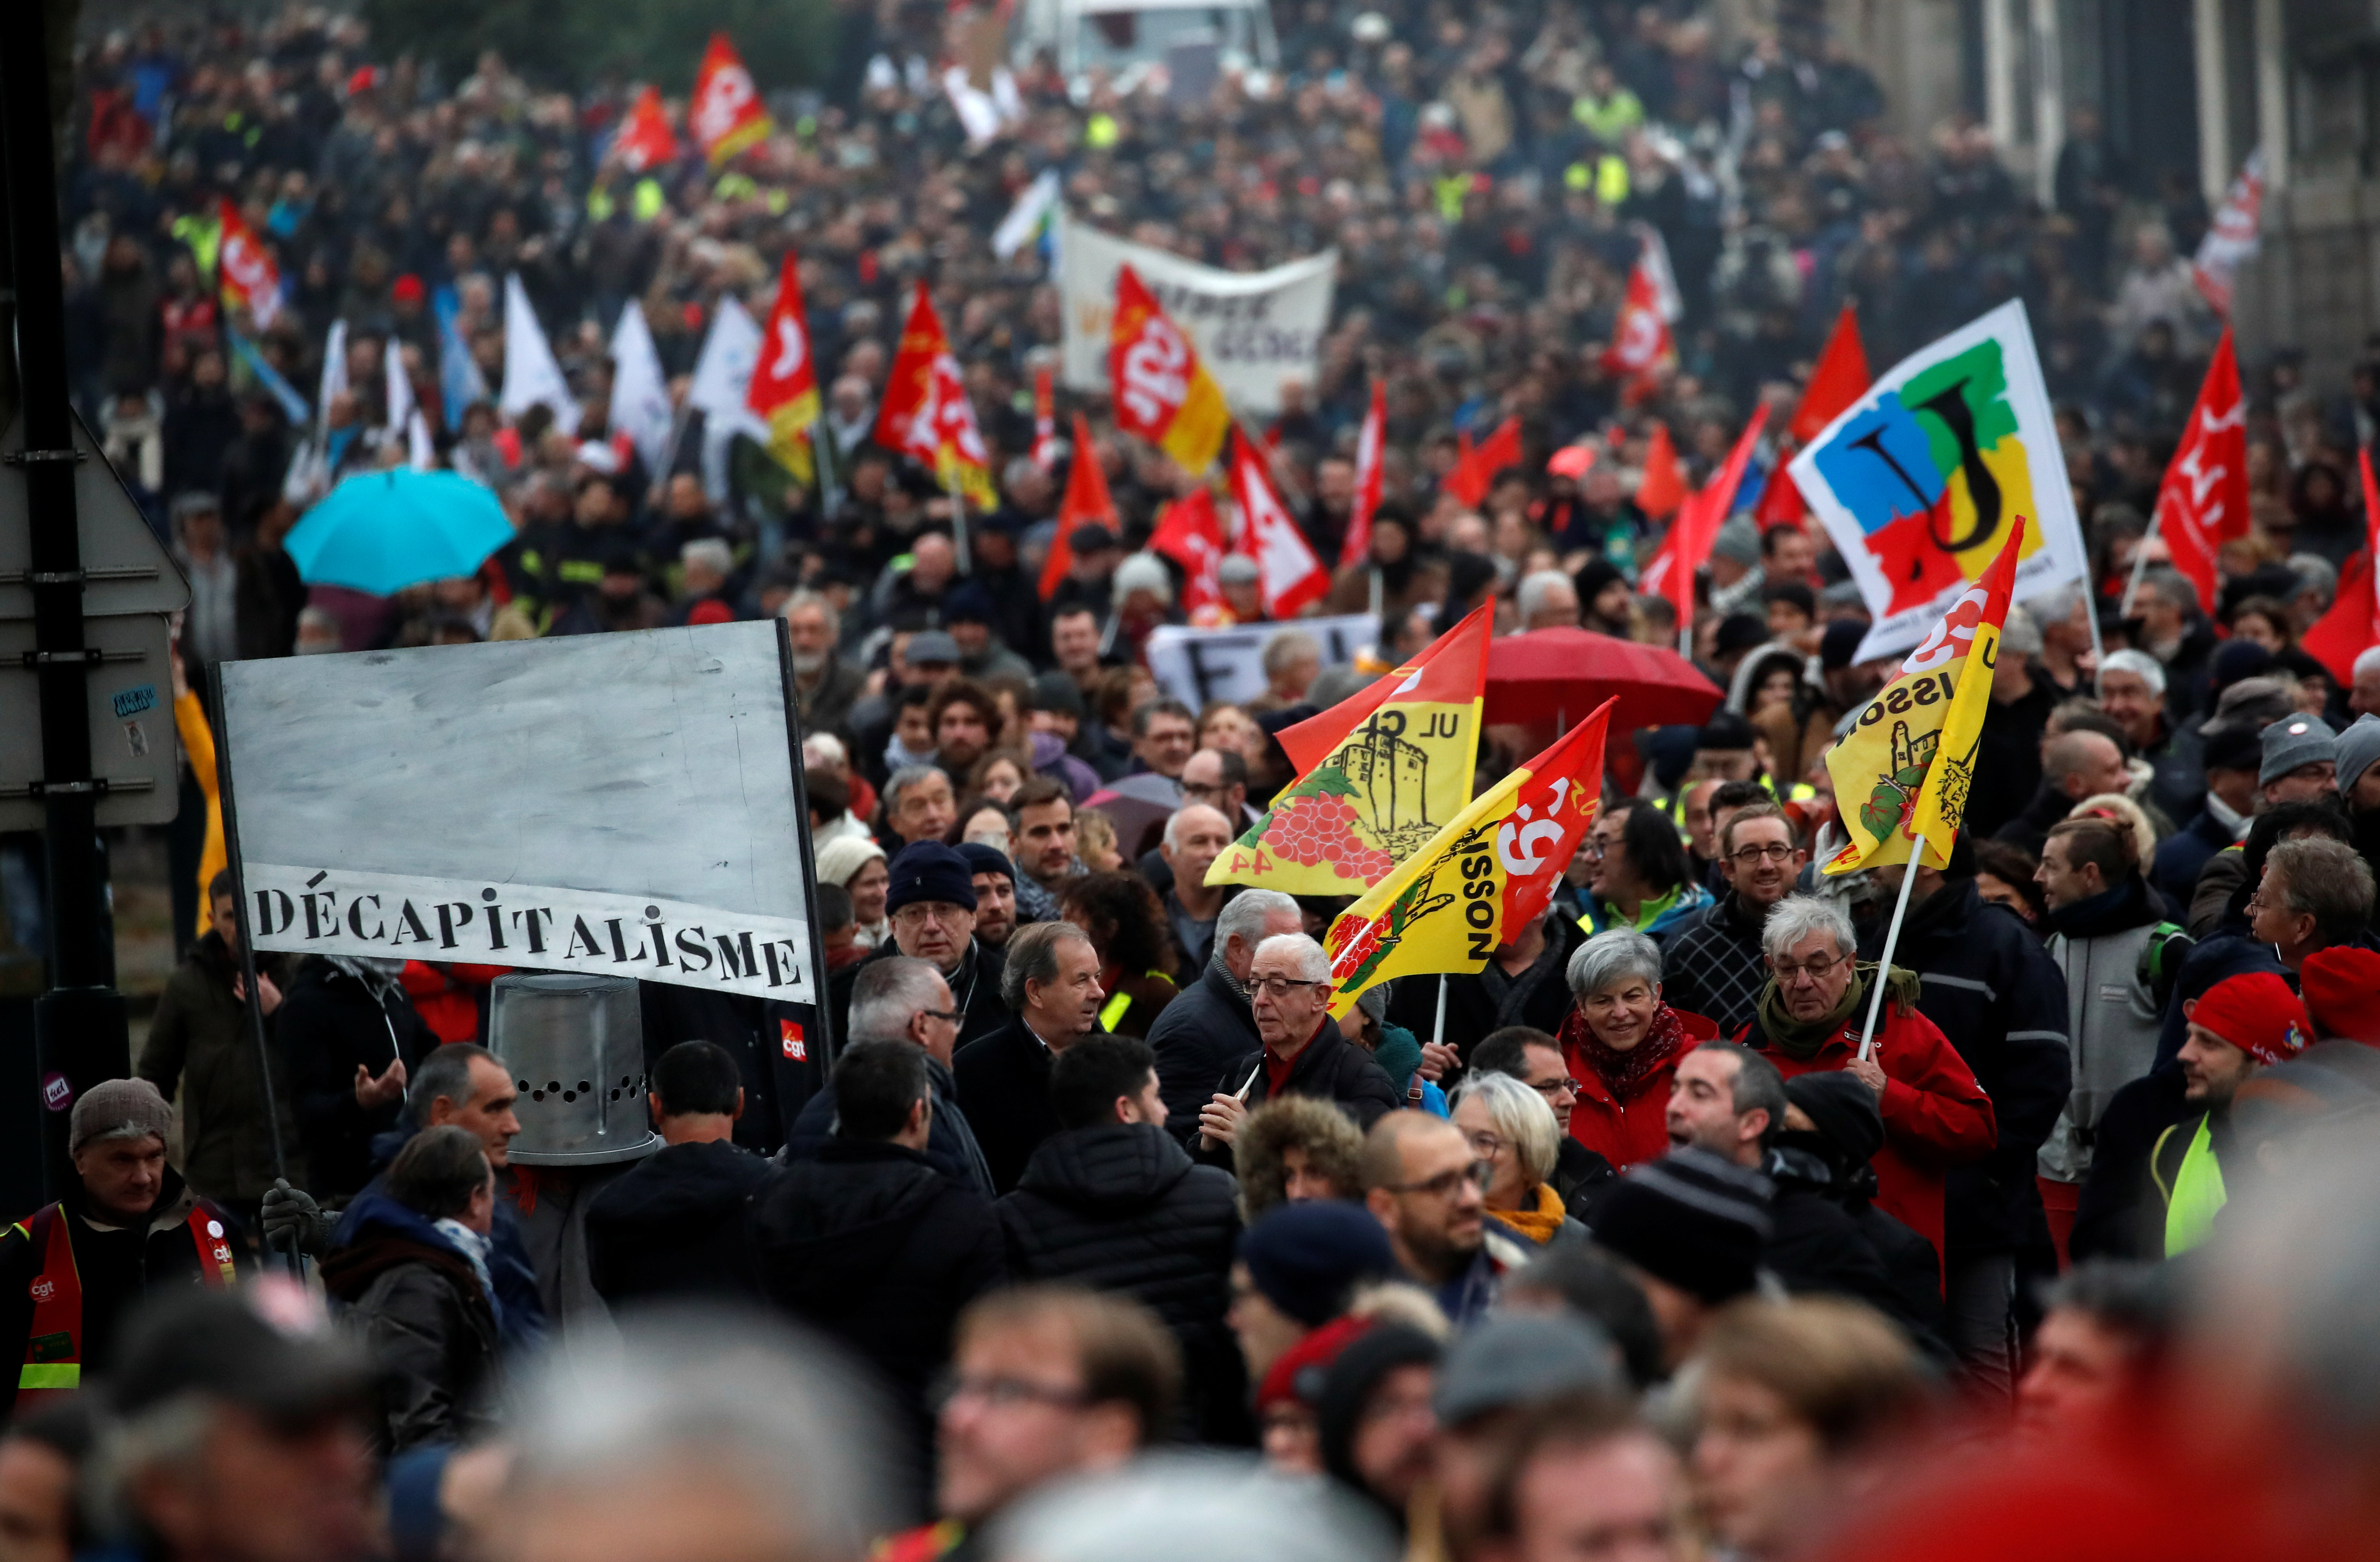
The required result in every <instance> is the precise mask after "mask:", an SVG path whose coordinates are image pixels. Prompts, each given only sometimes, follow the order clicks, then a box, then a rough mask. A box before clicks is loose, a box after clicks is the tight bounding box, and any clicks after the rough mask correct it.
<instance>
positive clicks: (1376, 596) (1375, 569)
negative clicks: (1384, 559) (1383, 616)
mask: <svg viewBox="0 0 2380 1562" xmlns="http://www.w3.org/2000/svg"><path fill="white" fill-rule="evenodd" d="M1371 574H1372V616H1373V617H1374V618H1378V617H1379V616H1380V602H1381V596H1380V590H1381V587H1380V566H1379V565H1378V564H1374V565H1373V566H1372V571H1371Z"/></svg>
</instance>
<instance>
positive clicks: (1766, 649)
mask: <svg viewBox="0 0 2380 1562" xmlns="http://www.w3.org/2000/svg"><path fill="white" fill-rule="evenodd" d="M1809 660H1810V659H1809V658H1807V657H1805V656H1803V654H1802V653H1801V652H1800V651H1798V650H1796V649H1794V648H1792V647H1791V646H1789V645H1786V644H1784V643H1782V642H1781V641H1776V640H1772V641H1770V642H1769V643H1768V644H1767V645H1765V646H1757V647H1755V648H1753V649H1752V650H1751V652H1749V653H1748V654H1747V655H1746V656H1745V657H1744V659H1743V660H1742V661H1740V662H1738V663H1737V664H1736V668H1735V677H1734V678H1733V679H1732V680H1731V681H1730V683H1729V684H1728V693H1727V708H1728V709H1730V710H1731V711H1733V712H1734V713H1735V714H1736V715H1738V716H1741V717H1743V719H1744V720H1746V721H1749V722H1750V723H1751V724H1752V730H1753V731H1754V732H1755V733H1758V734H1759V735H1760V736H1761V737H1762V738H1764V739H1766V740H1767V745H1768V755H1769V763H1768V773H1769V775H1770V776H1771V777H1772V778H1773V780H1774V781H1775V783H1776V784H1777V785H1778V786H1779V787H1780V788H1790V787H1791V785H1792V784H1794V783H1796V782H1798V781H1800V780H1801V778H1802V773H1803V771H1804V770H1806V769H1809V766H1810V761H1811V760H1813V759H1815V758H1816V757H1818V756H1819V755H1821V754H1823V753H1825V752H1826V751H1827V749H1828V747H1829V746H1830V745H1832V744H1833V743H1834V741H1835V733H1834V725H1835V717H1834V712H1833V711H1832V710H1831V709H1829V708H1828V706H1827V704H1826V703H1825V699H1824V695H1823V691H1822V690H1820V689H1819V688H1818V687H1816V686H1815V684H1812V683H1811V682H1810V680H1809V676H1808V673H1807V671H1806V670H1807V669H1808V667H1809Z"/></svg>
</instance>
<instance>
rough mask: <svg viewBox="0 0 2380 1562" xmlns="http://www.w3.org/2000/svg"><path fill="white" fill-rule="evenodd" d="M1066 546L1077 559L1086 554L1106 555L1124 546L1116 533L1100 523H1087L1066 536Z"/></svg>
mask: <svg viewBox="0 0 2380 1562" xmlns="http://www.w3.org/2000/svg"><path fill="white" fill-rule="evenodd" d="M1066 546H1067V547H1068V548H1070V549H1072V550H1074V552H1075V557H1077V558H1080V557H1081V556H1082V555H1084V554H1085V553H1104V552H1106V551H1108V550H1109V549H1111V548H1121V547H1123V544H1122V543H1121V542H1118V541H1117V540H1116V534H1115V533H1113V532H1111V531H1110V530H1109V529H1108V528H1107V527H1103V526H1101V525H1099V522H1097V521H1086V522H1085V523H1084V524H1083V525H1081V526H1078V527H1075V529H1074V530H1072V531H1070V532H1068V533H1067V534H1066Z"/></svg>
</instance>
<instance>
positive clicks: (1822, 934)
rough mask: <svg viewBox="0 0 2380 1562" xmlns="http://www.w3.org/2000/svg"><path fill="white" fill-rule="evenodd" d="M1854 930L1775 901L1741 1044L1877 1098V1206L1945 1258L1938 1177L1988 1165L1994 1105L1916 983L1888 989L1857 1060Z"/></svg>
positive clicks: (1859, 969) (1863, 972) (1862, 1004)
mask: <svg viewBox="0 0 2380 1562" xmlns="http://www.w3.org/2000/svg"><path fill="white" fill-rule="evenodd" d="M1855 943H1856V935H1854V934H1853V932H1852V923H1851V918H1850V917H1849V916H1847V915H1845V914H1843V912H1842V910H1841V908H1840V907H1839V906H1837V905H1835V904H1834V903H1833V902H1828V901H1821V900H1817V899H1815V898H1814V897H1812V896H1808V895H1794V896H1791V897H1789V898H1788V899H1786V900H1783V901H1780V902H1778V903H1777V908H1776V909H1775V910H1774V911H1772V912H1770V913H1769V914H1768V920H1767V924H1766V925H1765V926H1763V928H1762V929H1761V949H1762V951H1763V952H1764V953H1765V954H1766V956H1767V961H1768V972H1769V981H1768V987H1767V990H1765V991H1764V992H1763V993H1762V994H1761V995H1760V1008H1759V1011H1758V1013H1757V1014H1756V1015H1755V1017H1754V1019H1753V1022H1752V1023H1751V1024H1750V1025H1749V1026H1747V1027H1746V1028H1745V1031H1744V1034H1743V1044H1744V1045H1745V1046H1747V1047H1755V1048H1757V1049H1758V1050H1760V1051H1761V1052H1763V1053H1764V1054H1766V1055H1767V1058H1768V1059H1769V1060H1770V1061H1771V1062H1773V1063H1775V1064H1776V1065H1777V1068H1778V1072H1780V1073H1782V1074H1784V1075H1785V1077H1786V1078H1788V1079H1791V1078H1792V1077H1793V1076H1794V1075H1796V1074H1805V1073H1810V1072H1815V1071H1819V1070H1831V1069H1840V1070H1843V1071H1845V1072H1850V1073H1852V1074H1853V1075H1856V1076H1857V1077H1858V1078H1859V1079H1860V1080H1861V1081H1862V1082H1863V1083H1864V1084H1866V1085H1867V1087H1868V1088H1869V1089H1871V1090H1873V1091H1875V1092H1876V1106H1877V1108H1878V1109H1879V1110H1880V1111H1881V1112H1882V1114H1883V1116H1884V1148H1883V1149H1881V1150H1879V1151H1877V1152H1876V1162H1875V1165H1876V1207H1877V1208H1878V1209H1881V1210H1883V1211H1884V1212H1885V1213H1886V1214H1887V1215H1889V1216H1891V1217H1893V1218H1894V1219H1896V1220H1899V1221H1900V1222H1901V1223H1902V1224H1903V1225H1905V1226H1907V1227H1909V1228H1910V1229H1912V1230H1914V1231H1916V1232H1917V1233H1918V1234H1919V1235H1921V1236H1923V1237H1924V1238H1925V1240H1926V1241H1930V1242H1932V1243H1933V1244H1934V1252H1935V1253H1936V1255H1937V1257H1938V1256H1939V1255H1940V1253H1941V1252H1942V1177H1943V1173H1944V1172H1945V1171H1947V1170H1949V1168H1951V1167H1954V1166H1963V1165H1965V1164H1966V1163H1968V1162H1970V1161H1974V1160H1980V1159H1981V1158H1983V1157H1984V1156H1986V1155H1988V1154H1990V1153H1991V1149H1992V1146H1993V1144H1996V1143H1997V1142H1998V1132H1999V1131H1998V1124H1997V1123H1996V1122H1995V1120H1993V1117H1992V1103H1991V1100H1990V1098H1989V1097H1988V1096H1985V1094H1984V1092H1983V1088H1982V1087H1981V1086H1980V1085H1978V1084H1975V1076H1974V1074H1973V1072H1970V1071H1969V1070H1968V1068H1967V1065H1966V1063H1965V1062H1964V1061H1962V1060H1961V1059H1960V1057H1959V1054H1958V1051H1957V1050H1956V1049H1955V1048H1954V1047H1951V1045H1950V1044H1949V1041H1948V1040H1947V1039H1946V1038H1945V1037H1944V1036H1943V1035H1942V1033H1941V1032H1940V1031H1939V1030H1938V1029H1937V1028H1936V1027H1935V1024H1934V1022H1932V1021H1931V1020H1928V1019H1927V1018H1925V1015H1923V1014H1921V1013H1919V1012H1918V1011H1917V1003H1916V990H1915V989H1916V983H1915V982H1913V981H1907V982H1905V986H1906V987H1907V988H1908V989H1909V990H1908V991H1906V992H1903V991H1901V990H1900V985H1895V986H1894V987H1890V988H1888V991H1887V993H1886V996H1885V1004H1884V1013H1883V1014H1882V1016H1880V1017H1879V1019H1878V1021H1877V1023H1876V1044H1875V1047H1873V1049H1872V1051H1871V1054H1870V1056H1869V1057H1867V1058H1865V1059H1863V1058H1861V1057H1860V1055H1859V1042H1860V1027H1861V1026H1862V1025H1863V1024H1864V1023H1865V1022H1866V1019H1867V1006H1868V996H1869V986H1868V984H1869V983H1871V982H1873V981H1875V980H1876V973H1875V968H1874V967H1873V966H1861V965H1858V964H1856V963H1855V962H1854V960H1853V959H1852V951H1853V949H1854V947H1855Z"/></svg>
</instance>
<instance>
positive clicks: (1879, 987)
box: [1851, 835, 1925, 1063]
mask: <svg viewBox="0 0 2380 1562" xmlns="http://www.w3.org/2000/svg"><path fill="white" fill-rule="evenodd" d="M1922 866H1925V837H1924V836H1922V835H1921V836H1919V837H1918V838H1917V840H1916V842H1915V843H1914V845H1913V848H1912V850H1911V851H1910V854H1909V862H1908V864H1907V866H1905V867H1903V868H1902V870H1901V874H1900V899H1898V900H1896V901H1894V902H1892V922H1891V924H1890V925H1889V926H1887V927H1886V928H1885V930H1884V952H1883V953H1882V954H1881V955H1879V956H1878V957H1877V958H1876V990H1875V991H1874V992H1871V993H1870V994H1868V999H1867V1023H1865V1024H1864V1025H1862V1026H1861V1027H1860V1044H1859V1060H1860V1061H1861V1062H1863V1063H1864V1062H1866V1061H1867V1059H1868V1054H1869V1053H1870V1052H1872V1051H1874V1050H1875V1048H1876V1016H1877V1015H1879V1014H1881V1013H1882V1012H1884V989H1885V987H1887V986H1888V978H1889V977H1890V976H1891V975H1892V951H1893V948H1894V946H1896V945H1898V944H1899V943H1900V921H1901V918H1903V917H1905V916H1907V915H1908V914H1909V889H1910V886H1911V885H1913V884H1915V883H1916V882H1917V870H1918V869H1919V868H1920V867H1922ZM1851 958H1852V972H1853V973H1854V974H1856V973H1857V972H1858V970H1859V966H1858V963H1857V962H1858V959H1859V955H1858V951H1852V957H1851Z"/></svg>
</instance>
